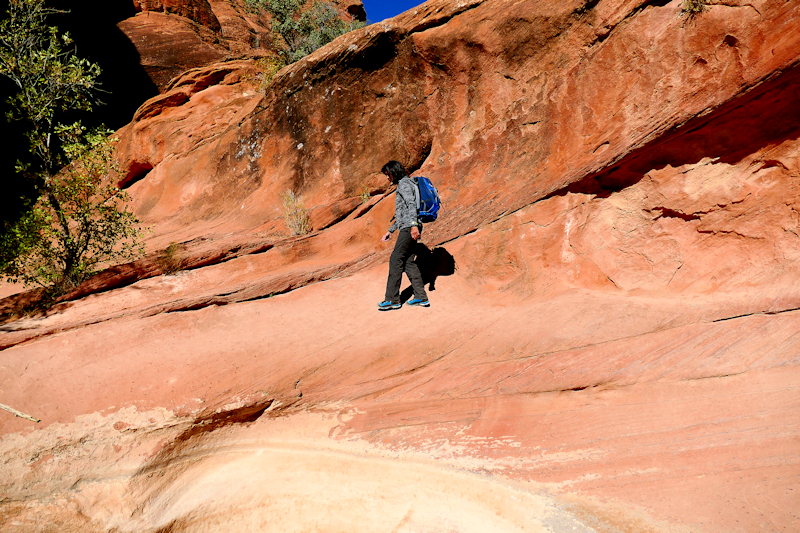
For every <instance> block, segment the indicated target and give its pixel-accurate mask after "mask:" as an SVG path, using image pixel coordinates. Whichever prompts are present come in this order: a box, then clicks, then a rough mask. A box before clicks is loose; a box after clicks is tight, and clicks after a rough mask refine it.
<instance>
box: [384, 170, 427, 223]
mask: <svg viewBox="0 0 800 533" xmlns="http://www.w3.org/2000/svg"><path fill="white" fill-rule="evenodd" d="M417 194H418V193H417V186H416V185H414V180H412V179H411V178H409V177H408V176H403V177H402V178H401V179H400V182H399V183H398V184H397V193H396V194H395V197H394V217H395V220H394V222H393V223H392V226H391V227H390V228H389V233H394V232H395V231H396V230H398V229H404V228H410V227H411V226H419V227H420V229H421V228H422V224H420V222H419V220H417V214H418V212H419V211H418V208H417Z"/></svg>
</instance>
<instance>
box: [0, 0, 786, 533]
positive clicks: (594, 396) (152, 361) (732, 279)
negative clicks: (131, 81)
mask: <svg viewBox="0 0 800 533" xmlns="http://www.w3.org/2000/svg"><path fill="white" fill-rule="evenodd" d="M212 5H213V3H212ZM799 116H800V8H799V7H798V5H797V4H796V3H795V2H784V1H782V0H781V1H778V0H773V1H769V0H765V1H761V2H754V3H744V2H742V3H741V4H739V3H737V2H728V3H726V5H713V6H709V7H708V8H707V9H706V11H704V12H702V13H700V14H699V15H698V16H696V17H694V18H692V19H689V18H687V16H685V15H683V14H682V12H681V5H680V3H679V2H677V1H673V2H654V3H647V2H625V1H621V0H600V1H599V2H591V3H589V4H584V3H581V2H562V3H558V4H554V3H552V2H537V1H522V2H517V3H515V4H513V5H509V4H508V3H506V2H500V1H499V0H485V1H477V0H475V1H472V2H469V1H467V2H444V1H438V2H437V1H431V2H427V3H425V4H423V5H422V6H420V7H418V8H415V9H414V10H411V11H410V12H408V13H406V14H403V15H401V16H399V17H396V18H395V19H393V20H391V21H387V22H385V23H382V24H379V25H373V26H370V27H367V28H365V29H363V30H361V31H359V32H355V33H353V34H349V35H347V36H344V37H342V38H340V39H338V40H337V41H335V42H334V43H331V44H330V45H329V46H327V47H325V48H323V49H321V50H319V51H317V52H316V53H314V54H312V55H311V56H310V57H308V58H306V59H305V60H303V61H301V62H298V63H296V64H294V65H291V66H289V67H287V68H285V69H284V70H282V71H281V72H280V73H278V74H277V75H276V76H275V78H274V79H272V80H269V78H268V76H267V74H266V73H264V72H262V71H261V70H260V66H259V64H258V63H257V62H254V61H251V60H242V59H240V60H230V61H224V62H219V63H215V64H213V65H208V66H204V67H201V68H196V69H193V70H190V71H188V72H186V73H185V74H183V75H182V76H181V77H180V78H178V79H177V80H175V82H174V83H172V84H171V85H170V87H169V89H168V90H166V91H165V92H164V94H162V95H160V96H158V97H156V98H154V99H152V100H150V101H148V102H146V103H145V104H144V105H143V106H142V107H141V108H140V109H139V110H138V112H137V114H136V116H135V117H134V119H133V121H132V122H131V124H129V125H128V126H126V127H125V128H123V129H122V130H121V131H120V132H119V136H120V139H121V140H120V145H119V146H120V154H121V155H120V157H121V168H122V174H121V176H120V178H119V179H120V183H121V184H122V185H123V186H125V187H126V188H127V190H128V191H129V192H130V193H131V195H132V196H133V197H134V201H135V209H136V211H137V213H138V214H139V215H140V217H141V218H142V219H143V220H144V221H145V222H146V223H147V224H149V225H152V227H153V233H152V235H151V237H150V239H149V241H148V245H149V247H150V250H151V254H150V255H149V256H148V257H146V258H144V259H142V260H140V261H138V262H136V263H133V264H129V265H122V266H118V267H115V268H114V269H110V270H108V271H106V272H104V273H103V274H101V275H100V276H98V277H96V278H95V279H93V280H90V282H88V283H87V284H85V285H84V286H82V287H80V288H79V289H78V291H76V292H75V293H74V294H73V295H71V296H70V297H69V298H68V299H67V300H65V301H64V302H63V303H61V304H59V306H57V307H56V308H55V309H54V310H53V312H51V313H49V314H48V316H45V317H38V318H25V319H20V320H16V321H13V322H8V323H6V324H4V325H3V326H2V327H3V333H2V335H1V336H0V346H2V352H0V357H2V372H3V374H2V382H0V390H2V391H3V392H2V398H3V403H7V404H9V405H11V406H13V407H15V408H17V409H19V410H21V411H24V412H26V413H30V414H34V415H36V416H38V417H39V418H42V419H43V422H42V423H41V424H39V425H34V424H33V423H31V422H27V421H23V420H21V419H12V418H10V415H9V416H7V417H6V418H4V419H2V420H0V423H1V424H2V426H1V427H2V431H3V434H4V437H3V438H2V440H1V441H0V444H2V449H3V457H4V461H5V462H4V469H3V472H4V475H3V477H2V483H3V489H4V490H3V492H4V494H7V495H8V496H6V499H5V500H4V501H3V502H2V507H0V512H1V513H2V514H1V515H0V520H2V524H3V527H4V529H9V530H11V531H14V530H19V531H29V530H46V529H47V528H56V529H59V530H63V531H67V530H75V531H93V530H97V531H105V530H109V529H117V530H120V531H165V530H169V531H196V530H206V529H207V530H215V531H224V530H231V531H241V530H247V529H264V530H275V531H287V530H298V531H303V530H325V531H328V530H329V531H341V530H347V531H374V530H375V529H381V528H385V529H387V530H394V531H438V530H442V529H446V530H453V531H493V530H497V531H715V532H717V531H718V532H723V531H724V532H728V531H756V530H770V531H792V530H794V529H796V528H797V524H798V516H797V511H796V509H798V508H800V499H799V498H800V496H798V495H800V447H798V444H797V443H798V442H799V441H800V434H799V433H798V431H799V428H800V425H799V424H798V422H800V402H798V395H797V390H798V387H800V337H799V336H798V333H797V332H798V331H800V311H799V309H800V289H798V283H797V280H798V279H800V122H798V117H799ZM389 159H398V160H400V161H402V162H403V163H405V164H407V166H408V167H410V168H411V169H414V170H418V173H419V174H424V175H428V176H430V177H432V178H433V179H434V180H435V183H436V185H437V186H438V187H439V190H440V193H441V195H442V197H443V199H444V203H445V212H444V214H443V215H442V217H441V219H440V220H438V221H436V222H435V223H433V224H430V225H429V226H427V227H426V228H425V231H424V234H423V243H424V245H425V247H424V248H423V249H422V250H421V252H420V258H419V262H420V263H421V265H422V270H423V273H424V275H425V276H426V281H427V282H429V283H430V285H429V286H430V288H431V289H435V290H432V291H431V293H430V296H431V301H432V306H431V307H430V308H429V309H418V308H404V309H401V310H400V311H396V312H392V313H378V312H377V311H376V310H375V307H374V306H375V303H376V302H377V301H379V300H380V299H382V295H383V284H384V283H385V274H386V267H385V265H384V263H385V261H386V260H387V258H388V254H389V251H390V248H391V245H390V244H386V243H381V242H380V236H381V235H382V234H383V232H384V231H385V229H386V227H387V225H388V221H389V219H390V217H391V214H392V212H393V195H392V190H391V189H388V188H387V184H386V180H385V179H383V178H382V177H381V175H380V174H378V173H377V170H378V169H379V168H380V167H381V165H382V164H383V163H385V162H386V161H387V160H389ZM286 190H291V191H293V192H295V193H296V194H297V195H298V196H299V198H300V199H301V200H302V201H303V203H304V204H305V206H306V207H307V208H308V209H309V212H310V216H311V220H312V225H313V231H312V232H311V233H310V234H308V235H303V236H291V235H290V234H289V231H288V229H287V228H286V225H285V222H284V220H283V218H282V215H283V211H282V204H281V198H280V194H281V193H282V192H284V191H286ZM171 242H175V243H178V245H179V254H180V257H181V259H182V260H183V261H184V266H185V268H186V270H185V271H183V272H180V273H178V274H177V275H169V276H163V275H160V274H161V272H163V269H164V262H163V254H162V256H161V258H160V257H159V253H160V251H161V250H163V249H164V248H166V246H167V245H168V244H169V243H171ZM478 474H480V475H478ZM454 487H458V489H459V490H454ZM211 495H213V497H212V496H211ZM375 524H379V526H378V527H377V528H376V526H375ZM270 528H272V529H270Z"/></svg>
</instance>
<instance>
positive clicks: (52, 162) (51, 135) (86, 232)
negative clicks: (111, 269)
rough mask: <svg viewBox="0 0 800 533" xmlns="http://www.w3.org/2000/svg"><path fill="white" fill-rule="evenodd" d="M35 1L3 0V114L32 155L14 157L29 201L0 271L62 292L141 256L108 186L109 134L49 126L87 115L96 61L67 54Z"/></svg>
mask: <svg viewBox="0 0 800 533" xmlns="http://www.w3.org/2000/svg"><path fill="white" fill-rule="evenodd" d="M56 13H63V12H62V11H57V10H53V9H49V8H47V7H46V6H45V4H44V0H11V1H10V3H9V9H8V12H7V18H6V19H4V20H3V21H1V22H0V75H3V76H5V77H6V78H8V79H9V80H11V81H12V82H13V83H14V84H15V85H16V88H17V92H16V94H15V95H14V96H12V97H11V98H10V99H9V101H8V103H9V107H10V111H9V112H8V114H7V119H9V120H11V121H15V122H17V123H19V124H20V125H21V127H22V128H23V129H24V130H25V135H26V137H27V139H28V142H29V147H30V153H31V155H32V156H33V157H31V158H28V159H27V160H26V161H25V162H22V161H19V162H18V163H17V167H16V170H17V177H16V178H17V179H25V180H29V181H31V182H32V183H33V184H34V186H35V189H36V191H37V195H38V199H37V200H35V201H33V202H32V203H31V205H29V210H28V212H27V213H26V214H25V215H23V216H22V217H21V219H19V220H17V221H15V222H12V223H9V225H8V226H7V227H5V228H4V232H3V235H2V238H1V239H0V248H1V249H0V261H1V262H0V273H2V275H4V276H5V277H7V278H9V279H11V280H12V281H22V282H24V283H26V284H27V285H29V286H31V285H41V286H49V287H51V288H52V289H54V290H55V291H56V292H64V291H65V290H68V289H69V288H71V287H73V286H75V285H77V284H78V283H80V282H81V281H83V280H85V279H86V278H87V277H88V276H90V275H91V274H92V273H93V271H94V270H93V269H94V268H95V267H96V266H98V265H100V264H101V263H106V262H112V261H115V260H119V259H122V258H130V257H133V256H134V255H136V254H137V253H141V246H140V245H138V244H136V241H137V240H138V239H139V238H140V236H141V230H140V229H139V226H138V221H137V220H136V219H135V217H134V216H133V214H132V213H131V212H130V211H128V210H127V209H126V207H125V203H126V201H127V200H128V197H127V195H126V194H125V193H124V192H123V191H120V190H119V189H117V188H116V187H114V186H113V185H110V184H108V181H109V178H108V175H109V173H110V172H113V171H114V168H113V164H112V161H113V140H112V139H109V137H108V136H109V133H110V132H108V131H103V130H99V131H94V132H86V130H85V129H84V128H83V127H82V126H81V125H80V123H79V122H76V123H74V124H70V125H63V124H61V123H60V122H59V119H60V118H63V117H64V116H65V114H66V113H68V112H75V111H91V109H92V106H93V103H94V102H95V100H94V95H95V94H96V92H97V90H98V87H97V81H96V80H97V77H98V76H99V74H100V68H99V66H98V65H96V64H94V63H91V62H89V61H87V60H85V59H81V58H79V57H77V56H76V54H75V51H74V47H72V40H71V38H70V37H69V35H67V34H59V32H58V30H57V28H55V27H53V26H48V25H47V22H46V19H47V17H49V16H50V15H53V14H56Z"/></svg>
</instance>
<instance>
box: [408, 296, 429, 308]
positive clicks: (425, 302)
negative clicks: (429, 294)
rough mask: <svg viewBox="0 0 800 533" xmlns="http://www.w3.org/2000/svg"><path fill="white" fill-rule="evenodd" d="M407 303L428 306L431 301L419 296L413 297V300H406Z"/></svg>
mask: <svg viewBox="0 0 800 533" xmlns="http://www.w3.org/2000/svg"><path fill="white" fill-rule="evenodd" d="M406 303H407V304H408V305H418V306H420V307H430V306H431V303H430V302H429V301H428V299H427V298H426V299H425V300H423V299H421V298H414V299H413V300H409V301H407V302H406Z"/></svg>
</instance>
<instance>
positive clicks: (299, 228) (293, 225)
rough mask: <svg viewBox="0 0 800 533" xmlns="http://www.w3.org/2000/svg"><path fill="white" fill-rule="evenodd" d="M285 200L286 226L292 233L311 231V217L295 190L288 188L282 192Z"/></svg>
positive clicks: (282, 197) (302, 233)
mask: <svg viewBox="0 0 800 533" xmlns="http://www.w3.org/2000/svg"><path fill="white" fill-rule="evenodd" d="M281 199H282V200H283V212H284V218H285V219H286V226H287V227H288V228H289V231H291V232H292V235H305V234H306V233H308V232H310V231H311V218H310V217H309V216H308V210H307V209H306V208H305V207H304V206H303V203H302V202H301V201H300V199H299V198H298V197H297V196H296V195H295V194H294V191H291V190H287V191H286V192H284V193H282V194H281Z"/></svg>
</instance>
